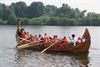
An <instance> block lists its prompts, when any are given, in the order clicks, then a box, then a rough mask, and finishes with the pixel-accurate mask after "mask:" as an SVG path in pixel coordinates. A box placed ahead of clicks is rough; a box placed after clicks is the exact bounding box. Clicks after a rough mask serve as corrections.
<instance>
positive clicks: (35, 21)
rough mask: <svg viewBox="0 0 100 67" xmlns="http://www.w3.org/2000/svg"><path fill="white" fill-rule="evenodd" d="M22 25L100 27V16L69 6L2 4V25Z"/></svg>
mask: <svg viewBox="0 0 100 67" xmlns="http://www.w3.org/2000/svg"><path fill="white" fill-rule="evenodd" d="M19 18H20V19H21V22H22V23H21V24H22V25H50V26H100V14H96V13H94V12H87V11H86V10H83V11H81V10H79V9H78V8H75V9H74V8H71V7H70V6H69V5H68V4H62V6H61V7H59V8H58V7H56V6H54V5H45V6H44V4H43V3H42V2H32V3H31V4H30V5H29V6H27V5H26V3H25V2H22V1H20V2H16V3H12V4H10V5H9V6H8V5H5V4H2V3H0V25H16V21H17V19H19Z"/></svg>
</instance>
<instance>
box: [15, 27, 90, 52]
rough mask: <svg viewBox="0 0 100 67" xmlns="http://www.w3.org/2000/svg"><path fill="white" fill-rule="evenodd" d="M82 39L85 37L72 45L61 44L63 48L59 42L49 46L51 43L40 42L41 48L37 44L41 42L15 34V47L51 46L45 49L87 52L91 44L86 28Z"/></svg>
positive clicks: (37, 47) (35, 47) (37, 48)
mask: <svg viewBox="0 0 100 67" xmlns="http://www.w3.org/2000/svg"><path fill="white" fill-rule="evenodd" d="M17 31H18V29H17ZM16 34H18V33H17V32H16ZM82 39H85V41H84V42H81V43H78V42H77V43H76V46H74V45H73V43H68V44H66V45H63V46H64V48H63V49H60V48H59V47H60V46H61V43H56V44H53V45H52V46H51V43H42V44H44V48H42V47H40V46H39V45H41V43H32V42H30V41H28V40H25V39H22V38H19V36H18V35H16V41H17V43H18V45H17V46H16V47H17V49H26V48H31V49H34V50H43V49H45V48H48V47H49V46H51V47H50V48H48V49H47V51H50V52H66V53H69V52H70V53H88V52H89V48H90V44H91V37H90V33H89V31H88V29H87V28H86V30H85V32H84V34H83V36H82Z"/></svg>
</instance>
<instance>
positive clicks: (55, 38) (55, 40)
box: [53, 35, 58, 43]
mask: <svg viewBox="0 0 100 67" xmlns="http://www.w3.org/2000/svg"><path fill="white" fill-rule="evenodd" d="M53 42H54V43H58V36H57V35H55V36H54V37H53Z"/></svg>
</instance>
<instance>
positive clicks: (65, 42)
mask: <svg viewBox="0 0 100 67" xmlns="http://www.w3.org/2000/svg"><path fill="white" fill-rule="evenodd" d="M67 43H68V40H67V38H66V37H65V36H64V37H63V39H62V44H64V45H65V44H66V45H67Z"/></svg>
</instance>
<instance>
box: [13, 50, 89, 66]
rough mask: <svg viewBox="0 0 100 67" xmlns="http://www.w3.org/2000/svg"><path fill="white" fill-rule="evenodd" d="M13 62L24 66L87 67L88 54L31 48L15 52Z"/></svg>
mask: <svg viewBox="0 0 100 67" xmlns="http://www.w3.org/2000/svg"><path fill="white" fill-rule="evenodd" d="M15 58H16V60H15V62H16V63H17V64H18V66H23V65H24V66H25V67H27V66H28V67H31V66H32V67H34V66H35V67H89V66H88V63H89V57H88V54H68V53H67V54H66V53H40V52H36V51H33V50H20V51H17V52H16V56H15Z"/></svg>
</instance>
